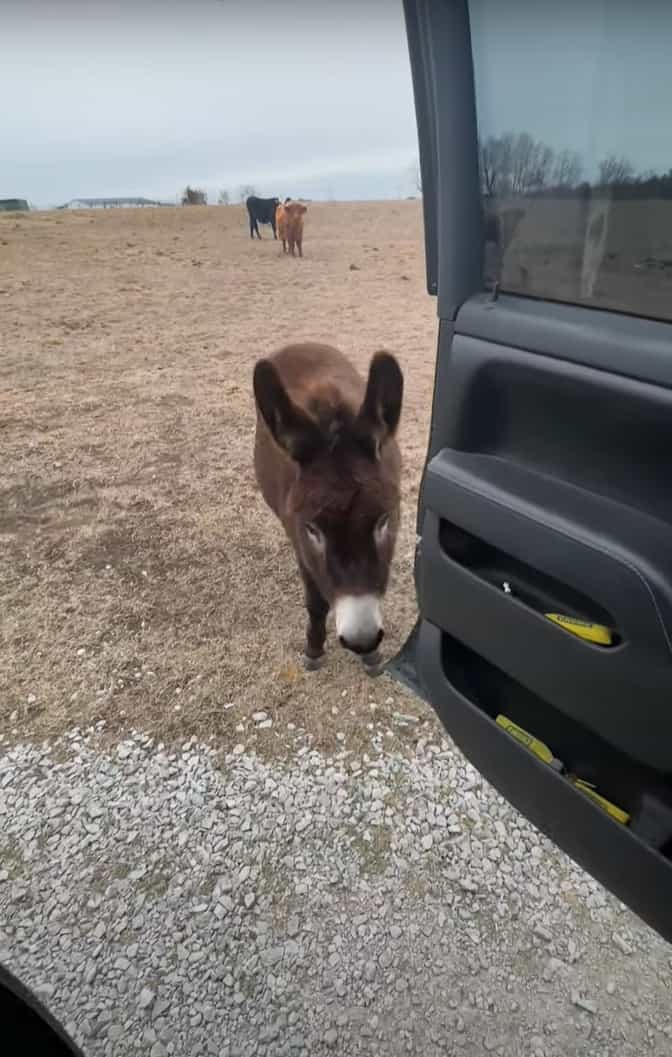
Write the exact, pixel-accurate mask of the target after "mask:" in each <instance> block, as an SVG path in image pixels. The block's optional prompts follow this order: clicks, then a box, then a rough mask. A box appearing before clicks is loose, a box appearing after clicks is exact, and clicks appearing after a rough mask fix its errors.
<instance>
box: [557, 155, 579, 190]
mask: <svg viewBox="0 0 672 1057" xmlns="http://www.w3.org/2000/svg"><path fill="white" fill-rule="evenodd" d="M582 170H583V166H582V164H581V155H580V154H578V153H577V152H576V151H575V150H561V151H560V153H559V154H558V155H557V156H556V159H555V165H554V166H553V175H552V183H553V185H554V186H555V187H564V188H572V187H576V186H577V185H578V184H579V182H580V180H581V173H582Z"/></svg>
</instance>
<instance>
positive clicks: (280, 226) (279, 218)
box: [275, 203, 287, 253]
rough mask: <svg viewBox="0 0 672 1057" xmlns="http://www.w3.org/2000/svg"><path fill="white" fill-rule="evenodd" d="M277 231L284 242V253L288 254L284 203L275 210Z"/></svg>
mask: <svg viewBox="0 0 672 1057" xmlns="http://www.w3.org/2000/svg"><path fill="white" fill-rule="evenodd" d="M275 229H276V231H277V233H278V238H279V239H281V240H282V252H283V253H287V216H286V213H285V207H284V206H283V205H282V203H280V205H279V206H277V208H276V210H275Z"/></svg>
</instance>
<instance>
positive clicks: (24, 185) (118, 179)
mask: <svg viewBox="0 0 672 1057" xmlns="http://www.w3.org/2000/svg"><path fill="white" fill-rule="evenodd" d="M0 15H1V19H0V27H1V28H0V87H1V89H2V100H3V103H2V139H1V141H0V197H9V196H21V197H27V198H29V199H32V200H33V201H35V202H37V203H42V204H44V203H53V202H58V201H65V200H67V199H70V198H74V197H76V196H78V195H79V196H88V197H92V196H98V195H132V194H145V195H152V196H160V197H166V198H174V196H175V195H176V194H177V193H178V192H179V191H180V189H181V188H183V187H184V185H185V183H187V182H190V183H193V184H196V185H199V186H205V187H206V188H207V189H208V190H209V191H211V192H212V191H215V190H217V189H219V188H228V189H230V190H235V189H236V188H237V187H238V186H239V185H240V184H244V183H251V184H254V185H255V186H256V187H257V188H258V190H259V191H260V192H261V193H269V194H271V193H272V194H276V193H277V194H282V195H284V194H285V193H287V194H293V195H296V196H298V195H301V194H303V195H306V196H307V197H309V196H310V194H311V192H312V193H313V194H314V195H315V197H318V196H319V195H332V196H335V197H338V196H339V194H340V195H343V196H348V197H349V196H351V195H355V196H356V195H358V194H362V195H367V194H369V193H372V194H376V192H378V193H380V192H382V193H386V194H388V195H389V194H392V195H393V194H397V193H400V192H401V193H410V191H411V190H412V180H411V177H410V171H411V167H412V162H413V158H414V156H415V155H416V154H417V147H416V129H415V115H414V110H413V98H412V88H411V81H410V70H409V63H408V53H407V47H406V35H405V29H404V22H403V14H402V8H401V0H391V2H384V0H383V2H380V0H368V2H367V0H362V2H360V3H357V2H356V0H350V2H347V0H346V2H343V0H341V2H339V3H334V2H331V0H310V2H308V0H306V2H300V0H299V2H298V3H297V2H296V0H293V2H291V3H280V2H278V0H275V2H273V3H272V2H270V0H266V2H259V0H246V2H245V3H241V2H235V0H180V2H178V0H116V2H113V0H0Z"/></svg>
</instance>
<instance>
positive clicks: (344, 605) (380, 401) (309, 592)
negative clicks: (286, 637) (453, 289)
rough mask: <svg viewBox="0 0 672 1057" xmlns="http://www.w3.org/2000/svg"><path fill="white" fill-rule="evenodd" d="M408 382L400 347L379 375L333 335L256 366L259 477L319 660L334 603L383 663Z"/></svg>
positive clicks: (341, 620)
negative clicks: (328, 341) (287, 548)
mask: <svg viewBox="0 0 672 1057" xmlns="http://www.w3.org/2000/svg"><path fill="white" fill-rule="evenodd" d="M403 386H404V379H403V375H402V372H401V368H400V367H399V364H398V363H397V361H396V359H395V358H394V356H392V355H391V354H390V353H388V352H378V353H376V355H375V356H374V357H373V359H372V361H371V365H370V368H369V376H368V381H367V382H365V381H364V379H363V378H362V376H361V375H360V374H359V372H358V371H357V370H355V368H354V367H353V366H352V364H351V363H350V361H349V360H348V359H346V357H345V356H344V355H343V353H341V352H339V351H338V349H334V348H331V346H329V345H315V344H305V345H288V346H287V347H286V348H284V349H281V350H280V351H279V352H277V353H276V354H275V355H274V356H272V357H270V358H269V359H263V360H259V362H258V363H257V365H256V366H255V368H254V395H255V400H256V406H257V428H256V435H255V448H254V464H255V470H256V475H257V482H258V484H259V487H260V489H261V492H262V495H263V497H264V499H265V500H266V503H267V504H268V506H269V507H270V508H271V510H272V511H273V512H274V513H275V514H276V515H277V517H278V518H279V519H280V521H281V522H282V525H283V527H284V529H285V532H286V533H287V536H288V537H289V539H290V541H291V543H292V546H293V547H294V552H295V554H296V560H297V563H298V566H299V572H300V573H301V576H302V579H303V583H304V588H305V605H306V609H307V610H308V627H307V631H306V645H305V655H304V661H305V664H306V667H307V668H309V669H314V668H318V667H319V666H320V663H321V661H322V659H323V656H324V644H325V641H326V619H327V614H328V613H329V610H330V609H331V608H333V609H334V613H335V618H336V632H337V634H338V637H339V640H340V643H341V645H342V646H344V647H345V648H346V649H349V650H352V651H353V652H354V653H357V654H360V655H361V656H362V658H363V660H364V662H365V664H366V665H367V670H368V671H369V672H370V673H371V674H374V673H375V672H376V671H377V670H379V668H378V666H379V664H380V657H379V655H378V653H377V649H378V646H379V644H380V642H381V640H382V638H383V625H382V613H381V601H382V598H383V595H384V594H385V590H386V588H387V582H388V577H389V572H390V563H391V561H392V555H393V552H394V546H395V542H396V536H397V530H398V525H399V506H400V479H401V455H400V452H399V447H398V444H397V441H396V439H395V434H396V430H397V426H398V424H399V418H400V415H401V404H402V397H403Z"/></svg>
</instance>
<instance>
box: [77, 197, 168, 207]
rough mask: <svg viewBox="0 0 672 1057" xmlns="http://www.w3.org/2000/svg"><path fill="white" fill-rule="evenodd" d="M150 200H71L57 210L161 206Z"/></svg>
mask: <svg viewBox="0 0 672 1057" xmlns="http://www.w3.org/2000/svg"><path fill="white" fill-rule="evenodd" d="M162 205H166V203H165V202H156V201H154V199H152V198H73V199H72V200H71V201H70V202H66V203H65V204H64V205H62V206H59V207H58V208H59V209H140V208H142V207H144V206H162Z"/></svg>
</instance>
